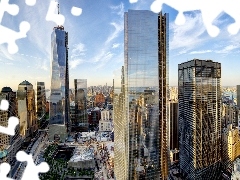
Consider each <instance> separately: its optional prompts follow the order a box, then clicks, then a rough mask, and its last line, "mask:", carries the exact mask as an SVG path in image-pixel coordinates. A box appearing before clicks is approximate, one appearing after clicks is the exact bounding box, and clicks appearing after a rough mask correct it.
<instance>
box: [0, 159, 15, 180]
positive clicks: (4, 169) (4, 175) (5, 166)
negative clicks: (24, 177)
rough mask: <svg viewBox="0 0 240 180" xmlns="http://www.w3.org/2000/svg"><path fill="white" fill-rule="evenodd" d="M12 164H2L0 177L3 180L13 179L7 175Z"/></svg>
mask: <svg viewBox="0 0 240 180" xmlns="http://www.w3.org/2000/svg"><path fill="white" fill-rule="evenodd" d="M10 169H11V166H10V165H9V164H8V163H2V164H0V179H1V180H13V179H11V178H9V177H7V175H8V173H9V172H10Z"/></svg>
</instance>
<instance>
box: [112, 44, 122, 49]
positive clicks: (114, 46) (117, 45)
mask: <svg viewBox="0 0 240 180" xmlns="http://www.w3.org/2000/svg"><path fill="white" fill-rule="evenodd" d="M119 46H120V44H119V43H114V44H113V45H112V48H113V49H115V48H118V47H119Z"/></svg>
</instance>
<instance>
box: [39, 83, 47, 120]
mask: <svg viewBox="0 0 240 180" xmlns="http://www.w3.org/2000/svg"><path fill="white" fill-rule="evenodd" d="M45 112H46V93H45V83H44V82H37V117H38V119H40V118H42V117H43V116H44V115H45Z"/></svg>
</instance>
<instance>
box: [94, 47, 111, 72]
mask: <svg viewBox="0 0 240 180" xmlns="http://www.w3.org/2000/svg"><path fill="white" fill-rule="evenodd" d="M113 56H114V54H113V53H112V52H110V51H109V52H106V53H105V52H104V51H103V52H102V54H101V55H100V56H98V59H99V60H100V62H99V63H98V65H97V66H96V69H100V68H101V67H103V66H104V65H105V64H107V62H108V61H109V60H110V59H111V58H112V57H113Z"/></svg>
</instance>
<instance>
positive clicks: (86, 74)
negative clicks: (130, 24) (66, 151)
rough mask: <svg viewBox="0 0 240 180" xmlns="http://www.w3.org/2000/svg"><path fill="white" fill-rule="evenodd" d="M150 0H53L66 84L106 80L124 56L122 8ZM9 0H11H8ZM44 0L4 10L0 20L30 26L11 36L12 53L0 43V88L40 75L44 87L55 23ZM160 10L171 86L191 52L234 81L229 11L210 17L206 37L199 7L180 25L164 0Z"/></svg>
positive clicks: (227, 82)
mask: <svg viewBox="0 0 240 180" xmlns="http://www.w3.org/2000/svg"><path fill="white" fill-rule="evenodd" d="M152 2H153V1H145V0H139V2H137V3H134V4H130V3H129V1H128V0H125V1H114V0H107V1H106V0H98V1H94V0H88V1H83V0H82V1H79V0H72V1H68V2H66V1H63V0H59V3H60V12H61V14H63V15H64V16H65V23H64V27H65V30H66V31H67V32H68V33H69V65H70V67H69V69H70V70H69V75H70V82H69V86H70V88H73V87H74V82H73V81H74V79H87V84H88V86H91V85H105V84H106V83H107V84H108V85H112V79H113V77H114V76H113V74H114V72H117V71H120V69H121V66H122V65H123V62H124V56H123V53H124V47H123V41H124V39H123V29H124V21H123V20H124V12H126V11H127V10H128V9H133V10H136V9H139V10H140V9H141V10H150V5H151V3H152ZM10 3H16V1H13V0H10ZM49 3H50V0H43V1H37V2H36V5H35V6H33V7H31V6H27V5H26V4H25V2H24V1H18V2H17V5H18V6H19V7H20V11H19V14H18V15H17V16H11V15H9V14H8V13H5V14H4V16H3V19H2V25H3V26H6V27H8V28H11V29H13V30H15V31H19V24H20V22H21V21H28V22H29V23H30V25H31V29H30V31H29V32H28V33H27V38H24V39H20V40H17V41H16V43H17V45H18V47H19V51H18V53H16V54H14V55H10V54H9V53H8V52H7V45H6V44H2V45H0V63H1V64H2V65H1V66H0V76H1V77H2V78H1V79H0V88H2V87H4V86H9V87H11V88H12V89H13V90H16V89H17V87H18V84H19V83H21V82H22V81H24V80H28V81H29V82H30V83H32V84H33V85H34V87H35V86H36V82H37V81H43V82H45V84H46V88H47V89H49V87H50V82H51V81H50V74H51V73H50V70H51V69H50V54H51V33H52V30H53V27H55V26H56V24H55V23H53V22H49V21H46V20H45V17H46V14H47V11H48V7H49ZM72 6H77V7H80V8H82V14H81V15H80V16H73V15H72V14H71V7H72ZM163 12H166V13H169V45H170V46H169V78H170V86H177V81H178V71H177V69H178V64H180V63H182V62H185V61H188V60H192V59H193V58H198V59H211V60H213V61H216V62H220V63H221V64H222V85H223V86H235V85H237V84H239V83H240V78H239V77H240V71H239V70H238V68H239V65H240V62H239V59H238V56H239V55H240V51H239V47H240V43H239V41H240V33H238V34H237V35H230V34H229V33H228V32H227V26H228V25H229V24H230V23H232V22H234V20H233V19H232V18H231V17H230V16H228V15H227V14H224V13H223V14H222V15H221V16H220V17H219V18H218V19H216V20H215V21H214V24H215V25H217V26H218V27H220V28H221V32H220V34H219V36H218V37H216V38H212V37H210V36H209V35H208V34H207V32H206V29H205V27H204V26H203V23H202V18H201V13H200V12H199V11H195V12H189V13H185V15H186V23H185V24H184V25H182V26H177V25H175V23H174V20H175V18H176V15H177V11H176V10H174V9H172V8H170V7H169V6H164V8H163ZM9 72H10V73H11V74H8V73H9Z"/></svg>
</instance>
